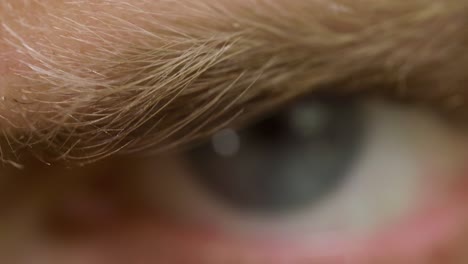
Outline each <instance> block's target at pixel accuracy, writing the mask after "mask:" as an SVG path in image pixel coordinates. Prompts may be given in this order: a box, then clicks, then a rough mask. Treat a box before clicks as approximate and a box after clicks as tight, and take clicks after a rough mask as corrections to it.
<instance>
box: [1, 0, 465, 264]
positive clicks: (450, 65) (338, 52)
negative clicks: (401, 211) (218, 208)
mask: <svg viewBox="0 0 468 264" xmlns="http://www.w3.org/2000/svg"><path fill="white" fill-rule="evenodd" d="M467 8H468V1H464V0H448V1H432V0H414V1H403V0H401V1H371V0H360V1H351V0H349V1H348V0H336V1H318V0H317V1H305V0H292V1H266V0H264V1H262V0H261V1H253V0H239V1H227V0H225V1H214V0H202V1H188V0H187V1H186V0H181V1H171V0H160V1H151V0H124V1H117V0H96V1H84V0H79V1H55V0H47V1H39V0H37V1H35V0H21V1H16V0H3V1H2V2H1V3H0V98H1V100H0V131H1V133H2V135H3V136H2V139H1V144H0V146H1V153H0V157H1V159H2V160H4V162H5V163H6V164H9V165H13V167H20V168H23V170H22V171H17V170H16V169H14V168H10V167H11V166H9V165H8V166H6V167H5V168H3V172H2V174H3V175H5V186H6V187H3V188H5V190H9V189H10V188H12V187H10V186H16V187H15V188H13V189H12V190H18V191H5V192H3V194H2V196H3V197H5V198H4V200H9V201H12V202H11V204H6V205H5V212H8V213H7V214H6V215H12V217H11V219H16V218H18V217H19V218H22V219H23V220H24V219H27V221H26V220H25V221H15V220H5V222H6V223H5V226H10V225H12V226H17V227H15V228H6V229H9V230H17V229H24V226H34V224H36V223H34V224H31V223H30V222H34V221H36V220H37V221H39V222H41V221H42V220H43V215H44V214H47V213H44V212H43V211H47V210H49V209H50V208H49V207H51V208H52V209H50V210H52V211H53V209H55V208H54V206H57V207H60V206H62V205H61V204H60V203H59V202H57V201H58V200H60V198H58V197H62V196H61V195H63V194H64V193H67V192H68V190H74V191H76V193H78V194H77V196H78V197H82V196H86V195H88V194H89V195H90V196H92V197H95V196H97V198H96V199H99V196H100V194H101V193H102V192H103V191H102V189H100V187H99V188H96V190H94V189H92V188H91V189H92V190H91V191H89V190H88V189H89V188H90V187H89V186H94V183H95V182H100V181H102V182H104V183H99V184H96V185H98V186H102V185H104V186H105V185H106V183H108V181H109V179H107V178H106V176H105V175H110V174H115V175H121V177H117V178H118V179H117V180H116V179H112V181H114V182H116V183H115V185H114V187H112V188H110V189H111V191H109V193H110V194H109V196H110V197H112V198H111V199H110V200H112V202H115V200H117V201H118V206H116V208H114V210H109V214H107V215H104V216H102V215H99V214H100V213H96V212H101V211H105V210H100V209H99V206H96V205H95V204H93V205H89V204H86V198H84V199H83V200H80V199H77V200H78V201H77V203H78V204H79V205H77V206H76V207H77V208H80V209H76V210H75V209H74V210H72V212H69V211H67V212H66V213H64V215H66V216H65V218H67V217H68V218H67V219H68V220H67V221H70V219H73V218H74V217H75V216H76V215H80V216H79V217H82V216H83V215H86V218H88V216H89V219H90V220H89V222H90V223H91V224H90V226H91V229H93V228H95V229H99V230H101V229H104V230H107V229H113V226H112V227H110V228H104V227H109V225H108V222H106V221H107V220H99V219H109V218H113V217H112V216H114V214H122V215H129V214H130V215H134V214H138V213H139V212H133V208H135V204H139V203H140V202H141V200H142V199H143V198H140V195H141V194H140V193H139V190H140V189H139V188H140V187H138V186H140V185H145V183H144V179H143V180H141V182H139V179H138V177H136V176H135V177H132V178H133V179H132V180H131V181H130V180H129V179H128V177H125V176H126V175H127V176H128V174H138V173H135V172H134V171H132V172H126V170H125V169H124V168H129V167H131V168H145V167H148V166H150V167H151V168H159V169H158V171H159V172H160V173H166V174H167V173H172V170H174V169H173V168H172V167H170V166H168V167H169V168H164V167H165V166H163V165H164V164H167V163H170V162H165V161H162V159H158V160H156V161H155V160H154V159H155V158H144V159H141V160H140V159H138V158H135V157H128V156H124V157H113V156H114V154H117V153H119V154H120V153H136V154H134V155H138V153H141V151H143V150H151V151H155V152H158V153H165V151H168V150H173V149H176V148H181V147H184V146H186V144H189V143H191V142H193V141H194V140H198V139H202V138H206V137H207V136H209V135H211V134H212V133H213V132H214V131H216V130H219V129H220V128H221V127H225V126H226V125H227V124H229V125H239V124H243V123H244V122H248V121H249V120H250V119H251V118H252V117H253V116H255V115H258V114H259V113H263V112H269V111H271V110H273V109H276V108H277V107H278V106H279V105H282V104H284V103H286V102H289V101H290V100H292V99H294V98H297V97H300V96H303V95H305V94H307V95H308V94H310V93H313V92H321V93H322V92H325V93H330V94H334V95H343V94H344V95H354V94H366V95H379V96H388V97H391V98H397V99H398V100H405V101H409V102H414V103H415V104H423V105H430V106H431V107H434V108H437V109H440V110H441V111H444V112H448V113H450V114H451V115H452V114H453V115H460V116H462V117H463V115H464V112H465V111H466V110H465V108H466V106H465V105H464V102H465V101H466V99H465V97H466V96H467V95H468V94H467V93H466V91H465V87H464V84H465V83H466V81H467V79H468V75H467V74H466V72H465V68H466V65H468V53H467V52H466V50H467V46H466V45H467V43H468V39H467V36H468V35H467V34H466V23H467V21H466V20H467V18H466V17H467V16H466V13H467V12H468V9H467ZM110 156H112V157H113V158H112V157H111V158H109V157H110ZM36 159H39V160H41V162H37V161H35V160H36ZM101 159H104V160H103V161H100V163H98V164H94V165H89V167H84V168H83V167H76V168H74V169H72V170H70V169H66V168H64V167H63V163H65V164H66V165H67V166H76V165H85V164H88V163H91V162H94V161H97V160H101ZM168 159H169V158H168ZM56 163H58V164H61V165H57V166H53V165H51V166H48V165H46V164H56ZM115 164H121V165H119V166H122V169H121V168H120V167H117V166H116V165H115ZM173 167H177V166H173ZM161 168H163V169H161ZM138 170H139V169H138ZM37 175H41V177H40V179H41V180H40V181H39V180H37ZM63 175H66V176H67V177H66V179H64V178H65V177H63ZM61 176H62V177H61ZM135 178H136V179H135ZM142 178H144V177H142ZM134 182H136V183H134ZM130 183H131V184H130ZM133 184H134V185H135V187H134V186H133ZM129 185H131V187H130V188H129V187H128V186H129ZM16 188H17V189H16ZM113 188H115V190H117V191H115V190H114V191H115V192H116V193H119V195H114V194H113V191H112V190H113ZM121 189H125V191H120V190H121ZM64 190H67V191H64ZM122 192H123V193H126V194H127V195H123V197H122V195H121V193H122ZM70 193H73V192H70ZM83 193H84V195H82V194H83ZM70 196H73V195H70ZM114 199H115V200H114ZM31 201H32V202H31ZM51 201H52V202H51ZM112 202H111V204H112ZM55 203H58V204H55ZM103 204H104V205H103V206H104V207H106V208H107V207H109V205H108V204H107V202H106V201H103ZM88 206H89V207H88ZM141 206H142V208H144V205H141ZM63 207H67V206H66V205H65V206H63ZM71 207H73V206H71ZM96 208H97V209H96ZM38 211H39V212H38ZM24 214H25V215H27V216H28V215H34V217H32V216H31V217H24ZM109 215H110V216H109ZM44 218H46V217H44ZM124 218H125V217H124ZM38 219H39V220H38ZM96 219H97V220H96ZM125 221H126V220H124V222H125ZM130 222H131V221H130ZM7 224H8V225H7ZM139 224H140V226H139V227H135V225H130V224H127V223H116V224H115V225H116V226H119V230H122V231H121V232H120V231H119V232H114V231H115V230H111V231H109V232H110V233H111V234H113V235H114V236H112V235H109V234H108V233H109V232H107V233H106V231H104V232H103V233H105V234H106V235H102V236H99V239H96V240H92V242H89V241H88V240H86V243H83V245H80V246H76V247H73V248H72V249H69V248H66V249H63V252H62V249H60V248H59V249H54V250H50V249H42V248H41V249H39V250H37V249H34V250H36V251H35V252H34V253H31V256H28V257H31V259H34V258H44V259H45V261H47V260H48V258H54V259H53V260H50V261H49V262H48V263H69V262H68V261H66V260H68V259H72V258H77V260H76V263H81V262H80V261H82V263H114V262H113V261H112V258H114V257H115V256H114V255H115V254H116V252H125V253H121V254H120V255H119V254H117V256H118V257H120V258H121V259H125V257H127V258H129V259H131V258H133V257H141V258H142V259H155V260H156V261H157V260H158V258H161V254H162V253H161V254H160V252H159V251H157V250H156V251H154V250H153V249H154V248H156V249H158V245H159V246H160V244H161V243H165V242H161V241H162V240H163V239H161V238H160V237H163V236H162V235H161V232H160V230H158V228H157V227H156V228H155V227H154V226H153V225H151V224H148V226H149V227H148V228H146V225H145V224H141V223H139ZM121 225H123V226H124V227H125V228H121V227H120V226H121ZM96 226H97V227H96ZM103 226H104V227H103ZM120 228H121V229H120ZM2 229H3V228H2ZM25 230H26V229H25ZM27 230H28V231H29V229H27ZM24 233H28V232H24ZM30 233H34V232H32V231H31V232H30ZM116 234H117V235H116ZM21 235H22V234H17V233H15V232H14V231H13V232H12V234H11V235H10V236H11V241H15V240H21V239H22V238H19V237H21ZM25 235H26V236H29V235H30V234H25ZM10 236H8V237H9V238H10ZM115 236H117V238H115ZM458 236H459V237H460V238H458ZM109 237H112V239H110V238H109ZM158 237H159V239H158ZM464 237H465V236H463V234H457V239H456V240H455V239H454V241H456V242H452V241H451V242H450V243H448V244H447V245H445V244H444V246H443V247H441V248H440V249H439V250H436V251H433V252H425V253H427V254H424V256H418V259H417V260H416V261H422V262H421V263H430V262H429V261H432V262H433V263H463V259H462V258H463V257H464V256H460V254H461V253H460V251H461V250H460V248H463V245H465V243H464V242H462V241H460V240H463V239H464ZM119 239H120V240H128V241H138V242H135V244H134V247H135V248H133V247H131V246H129V247H127V248H126V249H127V250H122V249H120V248H119V247H125V246H123V245H119V243H110V242H109V240H119ZM9 241H10V240H8V242H7V243H10V242H9ZM0 243H4V242H0ZM11 244H15V243H11ZM38 244H39V243H38ZM175 244H176V243H175ZM28 245H29V244H28ZM135 245H138V246H135ZM148 245H152V246H148ZM30 247H31V248H35V247H36V244H35V243H34V242H31V245H30ZM147 247H149V248H147ZM160 250H161V249H160ZM224 250H226V251H228V252H229V250H232V251H234V250H233V249H232V248H231V249H224ZM49 252H51V253H50V256H48V254H49ZM36 254H39V255H41V256H38V255H36ZM145 254H146V255H145ZM187 254H188V253H187ZM227 254H231V253H227ZM124 255H126V256H124ZM232 255H236V253H232ZM388 255H389V256H385V257H382V258H385V260H383V259H382V260H381V259H379V262H376V260H368V261H369V263H404V262H401V261H400V262H398V261H395V258H393V259H392V257H394V256H391V253H390V254H388ZM23 257H24V256H23ZM166 257H168V256H166ZM80 258H83V260H80ZM168 258H169V259H170V257H168ZM387 258H388V259H390V260H387ZM442 259H443V261H441V260H442ZM423 260H424V261H423ZM426 260H427V261H426ZM452 260H453V261H452ZM22 261H23V262H24V263H29V262H28V261H31V260H28V259H24V260H22ZM93 261H94V262H93ZM207 261H211V260H207ZM323 261H324V263H328V262H325V261H327V260H323ZM385 261H387V262H385ZM388 261H389V262H388ZM457 261H458V262H457ZM127 262H130V260H129V261H127ZM127 262H126V261H125V260H123V263H127ZM201 263H207V262H206V261H205V262H203V260H201ZM272 263H274V262H272ZM319 263H320V262H319ZM332 263H334V262H332ZM337 263H342V262H337ZM358 263H364V262H358ZM412 263H418V262H412Z"/></svg>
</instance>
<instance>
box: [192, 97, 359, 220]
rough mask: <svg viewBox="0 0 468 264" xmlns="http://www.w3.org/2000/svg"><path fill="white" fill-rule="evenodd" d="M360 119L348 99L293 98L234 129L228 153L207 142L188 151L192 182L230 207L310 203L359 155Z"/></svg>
mask: <svg viewBox="0 0 468 264" xmlns="http://www.w3.org/2000/svg"><path fill="white" fill-rule="evenodd" d="M362 119H363V118H362V113H361V111H360V110H359V107H358V106H357V105H356V104H355V103H354V102H348V101H346V102H345V101H339V100H321V101H311V100H305V101H300V102H297V103H296V104H293V105H291V106H289V107H287V108H286V109H284V110H283V111H281V112H279V113H277V114H274V115H272V116H270V117H268V118H265V119H263V120H260V121H259V122H257V123H256V124H254V125H252V126H250V127H248V128H247V129H244V130H241V131H240V132H235V133H236V134H235V138H236V140H237V141H236V142H237V145H236V146H237V148H236V152H235V153H231V154H232V155H221V154H220V153H218V152H217V151H215V150H216V149H215V148H213V144H206V145H203V146H200V147H198V148H197V149H194V150H193V151H191V153H190V157H191V159H192V161H193V166H194V168H195V169H196V171H197V173H195V178H196V181H197V182H199V183H200V184H201V186H202V187H203V188H204V189H205V190H207V191H208V192H210V193H211V194H212V195H213V196H214V197H216V198H220V199H222V200H223V201H224V202H225V203H227V204H228V205H230V206H231V207H235V208H236V209H242V210H248V211H253V212H256V213H259V212H261V213H269V214H270V213H282V212H284V211H288V210H295V209H300V208H301V207H305V206H310V205H311V204H313V203H316V202H318V201H319V200H321V199H323V198H324V197H326V196H327V194H329V193H332V192H333V191H334V190H335V189H337V188H338V187H339V185H340V183H342V182H343V181H344V180H346V178H347V175H348V174H349V172H348V170H349V169H350V166H351V165H353V162H354V159H355V157H356V156H357V155H358V154H359V148H360V145H361V139H362V136H363V120H362ZM228 132H229V133H228ZM231 133H234V132H233V131H232V130H227V131H226V130H223V131H220V132H219V133H218V134H216V135H215V136H214V137H213V138H216V140H217V144H219V143H220V142H221V143H222V142H223V137H221V135H224V134H225V135H231V137H226V139H225V140H226V142H227V143H229V141H228V140H232V138H233V136H232V134H231ZM227 143H226V145H228V144H227Z"/></svg>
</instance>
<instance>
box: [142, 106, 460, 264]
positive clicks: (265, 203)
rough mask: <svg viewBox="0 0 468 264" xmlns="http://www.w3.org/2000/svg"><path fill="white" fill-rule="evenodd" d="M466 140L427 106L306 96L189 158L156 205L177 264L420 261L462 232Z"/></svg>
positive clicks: (168, 179) (156, 185) (164, 182)
mask: <svg viewBox="0 0 468 264" xmlns="http://www.w3.org/2000/svg"><path fill="white" fill-rule="evenodd" d="M467 143H468V142H467V135H466V133H465V132H464V129H463V128H460V127H458V126H455V125H453V124H451V123H449V122H447V121H446V119H445V118H444V115H442V114H440V113H438V112H436V111H433V110H430V108H427V107H422V106H414V105H411V104H407V103H397V102H394V101H389V100H384V99H381V98H380V99H379V98H359V97H358V98H347V97H345V98H333V97H332V98H330V97H324V98H321V97H312V98H305V99H299V100H296V101H294V102H293V103H290V104H288V105H286V106H285V107H282V108H280V110H279V111H276V112H273V113H270V114H266V115H263V116H261V117H258V118H257V119H256V121H253V122H250V123H248V124H247V125H245V126H243V127H242V128H240V129H235V128H225V129H221V130H219V131H218V132H216V133H214V134H213V135H212V136H211V138H210V139H209V140H207V142H205V143H201V144H196V145H195V146H194V147H193V148H191V149H189V150H188V151H187V152H185V153H182V154H181V155H180V156H179V157H178V158H177V159H178V163H177V164H178V165H177V167H178V169H177V171H178V172H177V173H172V174H170V175H169V174H168V175H166V176H165V175H159V177H158V178H156V177H155V179H154V180H153V181H152V182H153V184H151V185H150V186H152V187H151V190H153V192H154V193H155V195H154V196H152V197H153V198H152V199H153V202H155V204H157V206H156V207H157V208H159V209H160V210H161V211H162V212H164V213H162V214H161V215H160V216H159V217H160V218H159V220H161V222H162V223H166V224H167V223H171V224H170V225H167V226H166V227H167V228H168V230H166V231H167V232H165V234H166V235H167V236H168V237H170V239H168V238H167V237H164V238H165V239H167V241H173V243H175V244H174V245H180V246H181V247H183V248H191V250H188V251H187V253H186V255H185V256H176V257H174V259H178V258H179V257H180V258H181V259H189V258H192V257H193V258H204V259H205V258H206V260H207V261H209V260H210V256H212V257H213V259H215V258H216V259H222V260H224V261H228V260H229V259H232V258H238V259H243V260H244V261H247V260H251V261H252V260H255V261H258V263H262V261H267V260H270V261H271V262H268V263H276V262H275V261H273V260H271V259H272V258H275V257H278V258H280V259H282V260H283V261H287V262H288V263H296V262H297V263H302V262H300V261H310V262H305V263H322V261H323V262H324V263H342V261H343V260H344V259H346V260H347V261H348V262H346V263H367V262H364V261H372V260H373V261H384V260H385V261H388V260H387V259H388V258H390V259H391V258H392V257H394V258H401V259H403V260H406V259H413V258H414V259H415V261H418V262H417V263H425V261H426V260H427V259H426V258H428V257H429V256H430V255H431V252H436V251H438V250H441V249H440V248H441V247H442V248H443V247H444V246H446V243H451V242H449V241H452V240H454V239H456V237H457V234H460V233H461V232H462V229H463V225H464V222H463V220H462V219H465V217H466V209H465V208H464V206H463V203H464V200H465V198H464V190H463V188H462V187H461V186H464V182H465V181H466V177H465V173H466V172H465V170H466V168H465V161H466V158H467V154H468V153H467V151H466V144H467ZM163 226H164V224H163ZM171 230H172V231H174V232H173V233H172V232H171ZM181 230H183V231H181ZM174 234H176V235H174ZM163 241H165V240H164V239H163ZM174 241H176V242H174ZM452 242H453V241H452ZM183 245H185V246H183ZM171 246H172V245H171ZM168 247H170V246H168ZM223 248H230V249H231V250H232V251H231V250H228V251H225V252H224V253H219V252H217V250H222V249H223ZM168 250H169V249H168ZM188 252H190V253H188ZM233 252H235V253H233ZM234 255H235V256H234ZM403 260H402V261H403ZM327 261H328V262H327ZM253 263H257V262H253ZM369 263H370V262H369ZM389 263H393V262H389Z"/></svg>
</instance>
